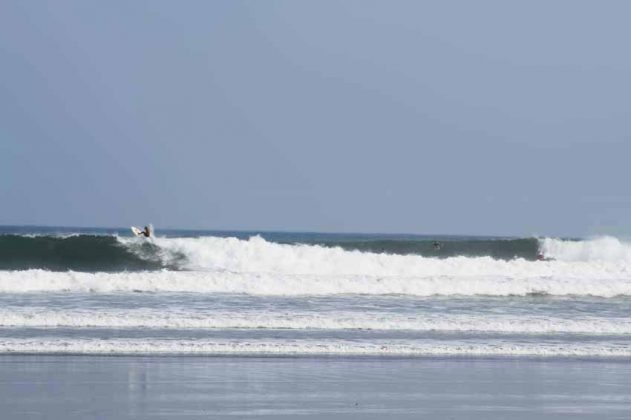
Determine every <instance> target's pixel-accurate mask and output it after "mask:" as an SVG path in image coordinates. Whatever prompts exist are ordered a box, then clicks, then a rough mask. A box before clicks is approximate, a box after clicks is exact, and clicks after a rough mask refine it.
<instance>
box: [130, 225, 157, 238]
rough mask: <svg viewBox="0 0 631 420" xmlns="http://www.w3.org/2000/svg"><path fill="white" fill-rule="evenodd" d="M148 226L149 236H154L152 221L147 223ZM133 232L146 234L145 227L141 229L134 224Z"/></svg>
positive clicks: (138, 234) (137, 234)
mask: <svg viewBox="0 0 631 420" xmlns="http://www.w3.org/2000/svg"><path fill="white" fill-rule="evenodd" d="M147 227H148V228H149V238H152V237H153V225H152V224H151V223H149V224H148V225H147ZM130 229H131V232H132V233H133V234H134V235H135V236H143V237H144V236H145V234H144V229H140V228H137V227H136V226H132V227H131V228H130Z"/></svg>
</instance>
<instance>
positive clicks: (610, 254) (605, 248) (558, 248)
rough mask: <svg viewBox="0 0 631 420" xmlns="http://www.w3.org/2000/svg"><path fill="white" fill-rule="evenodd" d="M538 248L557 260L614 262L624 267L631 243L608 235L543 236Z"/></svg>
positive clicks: (630, 252) (629, 261) (630, 260)
mask: <svg viewBox="0 0 631 420" xmlns="http://www.w3.org/2000/svg"><path fill="white" fill-rule="evenodd" d="M540 249H541V251H542V252H543V254H544V255H546V256H547V257H550V258H554V259H556V260H558V261H568V262H577V261H592V262H603V263H615V264H620V265H623V266H625V267H626V266H627V264H629V263H631V244H630V243H626V242H623V241H621V240H620V239H618V238H613V237H610V236H605V237H600V238H595V239H590V240H584V241H569V240H561V239H553V238H545V239H542V240H541V245H540Z"/></svg>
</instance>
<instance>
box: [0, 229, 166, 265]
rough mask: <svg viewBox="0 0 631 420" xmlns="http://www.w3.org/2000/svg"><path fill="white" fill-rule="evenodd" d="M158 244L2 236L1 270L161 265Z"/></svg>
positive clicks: (90, 237) (81, 237)
mask: <svg viewBox="0 0 631 420" xmlns="http://www.w3.org/2000/svg"><path fill="white" fill-rule="evenodd" d="M156 251H157V249H155V246H154V245H153V244H151V243H148V242H147V243H138V244H137V246H136V249H132V248H131V247H130V246H124V245H122V244H121V243H120V242H119V241H118V240H117V238H116V237H114V236H100V235H73V236H66V237H63V236H21V235H0V270H26V269H32V268H39V269H46V270H56V271H65V270H76V271H123V270H151V269H157V268H161V267H162V263H161V261H160V259H159V258H156V257H155V255H156Z"/></svg>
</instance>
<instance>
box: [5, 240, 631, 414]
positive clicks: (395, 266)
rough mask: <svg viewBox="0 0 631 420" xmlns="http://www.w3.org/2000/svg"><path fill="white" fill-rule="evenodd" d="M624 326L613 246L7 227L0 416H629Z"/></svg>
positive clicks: (623, 246) (625, 258)
mask: <svg viewBox="0 0 631 420" xmlns="http://www.w3.org/2000/svg"><path fill="white" fill-rule="evenodd" d="M630 314H631V244H629V243H627V242H625V241H622V240H619V239H616V238H613V237H597V238H591V239H571V238H569V239H560V238H545V237H542V238H534V237H532V238H504V237H472V236H423V235H390V234H388V235H383V234H322V233H279V232H214V231H191V230H161V229H159V228H158V229H157V231H156V235H155V237H153V238H151V239H144V238H137V237H134V236H132V235H131V232H130V231H129V229H126V228H125V229H102V228H99V229H88V228H51V227H0V377H3V378H4V379H2V380H0V390H1V391H2V394H3V395H5V396H4V397H0V406H3V407H5V408H6V409H7V410H9V411H8V412H9V413H10V414H11V417H12V418H33V417H31V415H30V414H32V410H35V411H34V412H35V413H36V414H37V413H39V415H36V416H35V417H38V418H40V417H41V418H48V417H47V413H48V414H50V413H51V412H54V411H55V410H58V411H59V413H58V415H55V416H52V417H50V418H127V417H134V418H144V417H147V418H149V417H153V416H167V417H168V418H179V417H182V418H188V417H189V416H190V415H199V416H208V415H210V414H215V415H217V416H219V417H222V416H226V417H229V418H234V417H235V416H236V417H239V416H242V417H251V416H269V417H270V418H276V417H278V416H297V415H300V416H302V417H305V416H306V417H313V418H337V417H353V416H356V418H368V417H370V416H373V417H374V418H383V416H387V417H389V418H393V417H400V418H417V416H418V415H420V414H423V413H425V414H428V413H429V414H431V418H488V417H487V416H488V415H489V413H497V410H500V411H502V410H504V411H503V412H506V413H509V414H510V413H512V414H511V416H512V417H511V418H532V417H537V416H540V415H542V414H545V415H546V416H547V417H548V418H554V417H555V416H559V417H560V418H577V416H578V417H581V416H582V417H584V418H605V417H602V416H603V415H605V416H606V418H625V416H626V415H627V414H628V413H629V412H631V398H630V397H629V393H628V389H629V387H630V386H631V380H630V379H628V378H629V376H630V375H629V373H631V369H630V367H631V364H629V361H631V317H630ZM110 356H117V357H110ZM191 356H196V357H191ZM228 367H229V368H228ZM518 372H519V374H517V373H518ZM174 378H175V379H174ZM209 378H212V380H211V379H209ZM428 380H429V381H430V383H429V384H433V385H432V386H430V385H428V382H427V381H428ZM169 381H171V382H169ZM178 381H184V382H186V383H187V384H188V385H189V388H182V387H181V386H180V385H181V383H180V382H178ZM16 384H22V385H17V388H16ZM42 384H44V385H42ZM85 384H91V385H90V386H88V387H86V386H85ZM165 384H171V385H169V386H167V385H165ZM579 384H582V385H580V386H579ZM106 385H107V386H106ZM20 386H21V387H22V388H20ZM101 386H103V387H105V388H104V390H101V391H98V392H97V391H96V390H97V389H101V388H99V387H101ZM581 386H582V387H581ZM24 387H26V388H24ZM42 387H43V388H42ZM59 387H61V389H65V390H66V391H67V393H64V394H63V396H59V398H61V399H60V400H59V399H58V400H54V399H51V398H49V395H50V393H51V392H52V393H53V394H54V393H55V392H58V390H59V389H60V388H59ZM121 387H123V388H121ZM541 387H543V388H541ZM546 387H548V388H546ZM329 388H330V389H329ZM465 388H466V389H468V391H466V392H465V391H464V389H465ZM327 389H329V390H332V389H336V390H337V391H336V392H335V393H333V394H326V392H325V391H326V390H327ZM480 389H485V391H484V392H483V393H482V394H480ZM25 390H26V391H25ZM202 390H203V391H202ZM393 390H396V391H393ZM454 390H459V391H458V392H457V393H454V392H455V391H454ZM535 390H538V391H536V392H535ZM539 390H541V391H539ZM545 390H549V392H552V391H550V390H553V391H554V392H553V396H552V397H551V396H550V394H549V392H548V391H545ZM24 392H27V394H28V395H29V399H30V401H35V403H33V404H34V405H33V404H30V403H28V402H26V400H24V401H23V403H20V401H22V400H21V398H23V397H24V395H25V394H24ZM190 392H193V394H191V393H190ZM331 392H332V391H331ZM538 392H539V393H538ZM103 393H104V394H103ZM73 395H75V396H76V398H75V399H72V398H73V397H72V396H73ZM99 395H109V397H111V398H120V399H121V401H122V402H121V403H120V404H119V405H111V404H110V403H109V401H110V400H109V399H108V398H105V397H103V398H104V399H103V400H102V401H101V400H98V398H97V397H98V396H99ZM260 395H267V396H268V397H269V398H267V399H264V398H263V399H262V398H260ZM432 396H433V397H432ZM528 396H529V397H528ZM37 397H39V399H38V398H37ZM24 398H25V397H24ZM165 398H166V399H167V400H168V399H169V398H171V399H172V404H171V405H169V404H162V403H160V402H159V401H167V400H164V399H165ZM270 398H271V400H270ZM528 398H530V399H528ZM555 398H556V399H555ZM402 399H403V400H405V401H403V400H402ZM189 400H193V401H194V402H195V404H193V405H191V404H189V403H187V401H189ZM37 401H39V402H37ZM59 401H62V402H63V401H65V404H61V405H60V403H59ZM87 401H91V402H89V403H88V402H87ZM95 401H96V402H95ZM99 401H100V402H99ZM297 401H302V403H301V404H300V406H297ZM533 401H534V402H535V403H536V404H535V405H534V406H533ZM508 403H510V404H509V405H510V407H513V408H512V409H507V408H506V407H507V406H506V404H508ZM437 404H438V405H437ZM441 404H442V405H441ZM511 404H512V405H511ZM73 407H74V408H76V411H72V410H70V411H69V408H73ZM114 407H118V408H114ZM121 407H122V408H121ZM467 407H468V408H467ZM533 407H535V408H534V409H533ZM577 407H579V408H580V410H579V412H577V411H576V410H577ZM176 408H177V409H176ZM29 410H31V411H29ZM86 410H88V411H86ZM90 410H92V411H90ZM94 410H97V411H94ZM98 410H101V411H98ZM108 410H109V411H108ZM111 410H119V411H111ZM121 410H122V411H121ZM173 410H175V411H173ZM191 410H192V411H191ZM401 410H403V411H401ZM428 410H429V411H428ZM471 410H474V411H475V413H477V414H475V413H474V414H475V415H474V414H472V411H471ZM506 410H508V411H506ZM511 410H512V411H511ZM86 412H90V413H91V415H89V416H88V415H86ZM29 413H30V414H29ZM99 413H100V414H99ZM507 415H508V414H507ZM618 415H619V416H620V417H617V416H618Z"/></svg>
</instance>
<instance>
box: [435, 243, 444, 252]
mask: <svg viewBox="0 0 631 420" xmlns="http://www.w3.org/2000/svg"><path fill="white" fill-rule="evenodd" d="M432 245H433V246H434V251H440V249H441V248H442V247H443V245H442V244H441V243H440V242H438V241H434V243H433V244H432Z"/></svg>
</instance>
